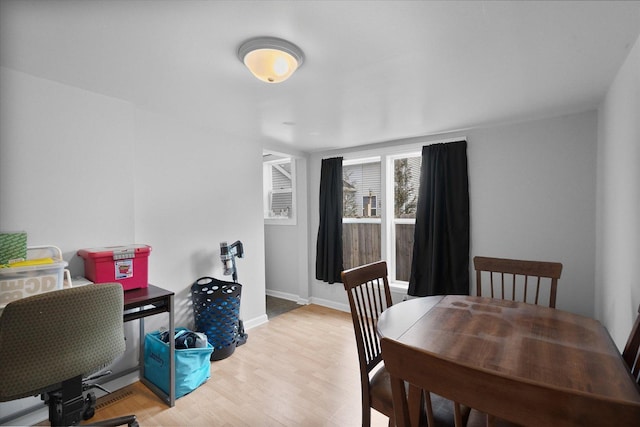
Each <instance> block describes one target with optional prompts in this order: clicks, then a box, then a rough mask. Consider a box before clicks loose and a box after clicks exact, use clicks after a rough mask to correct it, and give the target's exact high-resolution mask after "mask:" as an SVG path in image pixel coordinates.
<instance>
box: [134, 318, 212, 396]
mask: <svg viewBox="0 0 640 427" xmlns="http://www.w3.org/2000/svg"><path fill="white" fill-rule="evenodd" d="M181 331H188V329H185V328H176V335H177V334H178V333H180V332H181ZM212 352H213V346H212V345H211V344H209V343H207V347H203V348H188V349H177V348H176V351H175V371H176V390H175V392H176V399H177V398H179V397H182V396H184V395H185V394H187V393H190V392H192V391H193V390H195V389H196V388H198V387H200V386H201V385H202V384H203V383H204V382H205V381H207V380H208V379H209V377H210V376H211V361H210V358H211V353H212ZM144 377H145V378H146V379H147V380H149V381H151V382H152V383H153V384H155V386H156V387H158V388H159V389H160V390H162V391H164V392H165V393H167V394H169V344H168V343H165V342H163V341H162V340H161V339H160V331H155V332H149V333H148V334H146V335H145V337H144Z"/></svg>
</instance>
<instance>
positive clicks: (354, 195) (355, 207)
mask: <svg viewBox="0 0 640 427" xmlns="http://www.w3.org/2000/svg"><path fill="white" fill-rule="evenodd" d="M421 161H422V158H421V156H420V153H419V152H411V153H403V154H397V153H390V154H386V155H383V156H377V157H367V158H361V159H349V160H345V161H344V162H343V166H342V173H343V192H342V196H343V218H342V231H343V240H342V243H343V245H342V248H343V261H344V268H345V269H348V268H352V267H357V266H359V265H363V264H367V263H370V262H374V261H378V260H380V259H386V260H387V264H388V268H389V278H390V280H392V281H394V282H408V281H409V278H410V275H411V259H412V256H413V234H414V230H415V221H416V208H417V204H418V188H419V183H420V163H421ZM385 200H387V201H391V200H392V201H393V203H385Z"/></svg>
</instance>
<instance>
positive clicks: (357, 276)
mask: <svg viewBox="0 0 640 427" xmlns="http://www.w3.org/2000/svg"><path fill="white" fill-rule="evenodd" d="M341 276H342V282H343V283H344V288H345V290H346V291H347V295H348V297H349V307H350V309H351V318H352V320H353V327H354V331H355V336H356V345H357V348H358V359H359V364H360V383H361V392H362V425H363V426H370V425H371V408H373V409H375V410H376V411H378V412H381V413H382V414H384V415H386V416H387V417H389V425H390V426H393V425H394V418H393V414H394V412H393V400H392V397H391V385H390V381H389V374H388V372H387V370H386V369H385V368H384V364H382V366H380V363H381V362H382V352H381V349H380V340H379V338H378V334H377V330H376V327H377V324H378V318H379V317H380V314H381V313H382V312H383V311H384V310H385V309H387V308H388V307H390V306H391V305H392V301H391V291H390V289H389V282H388V280H387V263H386V262H385V261H378V262H374V263H371V264H367V265H363V266H360V267H355V268H352V269H350V270H346V271H343V272H342V273H341ZM427 405H430V406H433V407H434V408H436V409H435V410H434V411H433V412H434V413H435V415H434V417H435V418H434V419H435V422H436V423H437V424H435V425H436V426H438V425H439V426H444V425H453V422H452V420H453V410H454V405H453V403H452V402H449V401H447V400H445V399H442V398H441V397H440V396H435V395H434V396H432V397H431V399H429V400H428V401H427ZM458 409H460V408H458ZM460 410H461V412H462V413H463V415H468V409H467V408H462V409H460ZM465 410H466V412H465ZM430 425H433V424H430Z"/></svg>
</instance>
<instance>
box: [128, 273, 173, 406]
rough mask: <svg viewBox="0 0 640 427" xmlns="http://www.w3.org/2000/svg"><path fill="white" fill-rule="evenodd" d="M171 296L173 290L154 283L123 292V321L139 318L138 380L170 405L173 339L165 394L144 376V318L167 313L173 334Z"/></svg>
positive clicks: (170, 330)
mask: <svg viewBox="0 0 640 427" xmlns="http://www.w3.org/2000/svg"><path fill="white" fill-rule="evenodd" d="M173 297H174V293H173V292H171V291H168V290H166V289H162V288H159V287H157V286H154V285H149V286H148V287H146V288H140V289H131V290H128V291H125V292H124V311H125V312H124V321H125V322H129V321H131V320H136V319H139V320H140V351H139V354H138V369H139V372H140V381H141V382H142V383H143V384H144V385H146V386H147V387H149V389H151V390H152V391H153V392H154V393H155V394H157V395H158V396H159V397H160V398H161V399H163V400H164V401H165V402H166V403H167V404H168V405H169V406H170V407H172V406H174V405H175V402H176V396H175V389H176V388H175V384H176V378H175V340H173V339H171V340H169V395H167V394H166V393H165V392H163V391H162V390H160V389H159V388H158V387H156V386H155V385H154V384H152V383H151V382H149V381H147V380H146V379H145V377H144V337H145V330H144V318H145V317H147V316H153V315H154V314H159V313H165V312H166V313H169V336H170V337H173V336H174V335H175V326H174V318H173V315H174V313H173Z"/></svg>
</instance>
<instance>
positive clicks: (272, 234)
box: [264, 150, 309, 304]
mask: <svg viewBox="0 0 640 427" xmlns="http://www.w3.org/2000/svg"><path fill="white" fill-rule="evenodd" d="M281 151H283V150H281ZM287 154H291V155H292V156H293V158H294V159H295V162H296V166H295V170H296V177H295V179H296V223H295V224H292V225H277V224H275V225H274V224H271V223H270V224H265V226H264V235H265V273H266V277H265V281H266V285H265V286H266V289H267V294H268V295H273V296H275V297H280V298H285V299H289V300H292V301H296V302H298V303H299V304H306V303H308V302H309V282H308V269H307V264H308V246H309V239H308V211H307V204H308V198H307V158H306V157H305V156H304V155H302V154H300V153H287Z"/></svg>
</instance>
